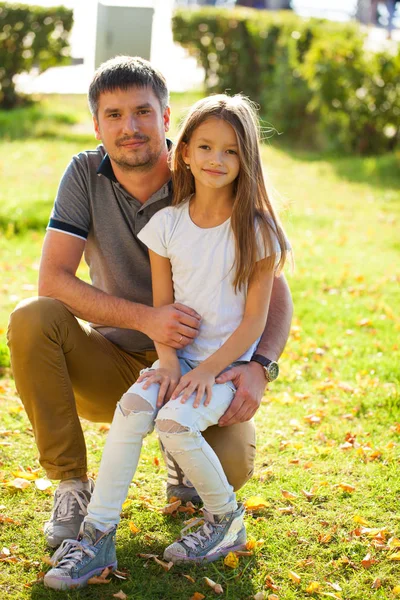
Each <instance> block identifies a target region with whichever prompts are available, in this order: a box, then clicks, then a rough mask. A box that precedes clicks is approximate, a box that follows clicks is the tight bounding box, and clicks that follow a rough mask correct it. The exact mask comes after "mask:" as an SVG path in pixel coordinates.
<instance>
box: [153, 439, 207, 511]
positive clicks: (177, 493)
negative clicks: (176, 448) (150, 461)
mask: <svg viewBox="0 0 400 600" xmlns="http://www.w3.org/2000/svg"><path fill="white" fill-rule="evenodd" d="M160 448H161V452H162V455H163V459H164V462H165V465H166V467H167V471H168V475H167V499H168V502H170V500H171V498H178V499H179V500H182V502H183V503H186V502H191V503H192V504H197V505H198V504H202V500H201V498H200V496H199V495H198V493H197V491H196V489H195V488H194V486H193V485H192V484H191V483H190V481H189V479H188V478H187V477H186V476H185V474H184V472H183V471H182V469H181V468H180V466H179V465H178V463H177V462H176V460H174V459H173V458H172V456H171V454H170V453H169V452H167V451H166V450H165V448H164V446H163V445H162V443H161V440H160Z"/></svg>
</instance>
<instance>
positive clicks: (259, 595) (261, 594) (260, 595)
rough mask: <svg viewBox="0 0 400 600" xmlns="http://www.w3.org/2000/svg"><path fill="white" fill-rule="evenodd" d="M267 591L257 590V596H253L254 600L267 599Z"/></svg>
mask: <svg viewBox="0 0 400 600" xmlns="http://www.w3.org/2000/svg"><path fill="white" fill-rule="evenodd" d="M266 597H267V596H266V595H265V592H257V594H256V595H255V596H253V600H266Z"/></svg>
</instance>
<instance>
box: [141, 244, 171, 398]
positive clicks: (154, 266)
mask: <svg viewBox="0 0 400 600" xmlns="http://www.w3.org/2000/svg"><path fill="white" fill-rule="evenodd" d="M149 255H150V265H151V281H152V287H153V306H154V307H155V308H158V307H160V306H165V305H167V304H173V302H174V288H173V283H172V273H171V263H170V261H169V259H168V258H165V257H163V256H160V255H158V254H156V253H155V252H153V251H152V250H149ZM154 345H155V347H156V351H157V355H158V359H159V362H160V364H159V367H158V369H155V370H152V371H146V372H145V373H143V375H141V376H140V377H139V379H138V381H139V382H140V381H144V380H146V382H145V384H144V385H143V388H144V389H146V388H148V387H149V386H150V385H151V384H152V383H159V384H160V390H159V393H158V399H157V406H161V405H162V404H163V401H164V398H165V397H166V398H167V400H168V399H169V398H170V396H171V393H172V392H173V390H174V389H175V387H176V385H177V383H178V381H179V377H180V375H181V370H180V365H179V360H178V357H177V355H176V351H175V350H174V349H173V348H171V346H166V345H165V344H160V343H159V342H154Z"/></svg>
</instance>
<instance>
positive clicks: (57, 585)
mask: <svg viewBox="0 0 400 600" xmlns="http://www.w3.org/2000/svg"><path fill="white" fill-rule="evenodd" d="M107 568H108V569H111V571H115V569H116V568H117V562H114V563H112V564H110V565H104V567H97V568H96V569H93V571H89V573H86V574H85V575H82V577H78V578H76V579H72V578H71V577H62V576H61V575H60V576H57V575H51V576H50V577H49V576H48V574H47V575H45V576H44V585H45V587H47V588H51V589H53V590H73V589H80V588H83V587H85V586H86V585H87V582H88V581H89V579H91V578H92V577H96V576H98V575H101V574H102V572H103V571H104V569H107Z"/></svg>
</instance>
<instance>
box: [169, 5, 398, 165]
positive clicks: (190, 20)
mask: <svg viewBox="0 0 400 600" xmlns="http://www.w3.org/2000/svg"><path fill="white" fill-rule="evenodd" d="M173 34H174V39H175V40H176V41H177V42H179V43H180V44H181V45H182V46H184V47H185V48H186V49H187V50H188V51H189V53H190V54H191V55H193V56H195V57H196V58H197V60H198V62H199V64H201V65H202V66H203V68H204V69H205V72H206V79H205V86H206V91H207V93H215V92H224V91H226V90H228V91H229V93H238V92H243V93H244V94H246V95H248V96H250V98H251V99H252V100H254V101H256V102H257V103H259V105H260V107H261V113H262V115H263V117H264V118H265V119H266V120H267V121H268V122H269V123H271V124H272V125H273V127H274V128H276V129H277V130H278V131H279V132H284V133H285V137H286V138H290V139H291V140H292V142H296V144H298V145H301V146H306V147H313V148H316V149H318V150H333V151H340V152H346V153H355V154H379V153H384V152H388V151H392V150H394V149H395V148H396V146H398V144H399V141H400V51H399V49H398V46H396V52H391V51H389V50H385V51H379V52H373V51H369V50H367V49H366V47H365V34H364V33H363V31H362V30H361V28H360V27H359V25H357V24H356V23H346V24H343V23H334V22H331V21H327V20H323V19H303V18H301V17H299V16H297V15H296V14H294V13H292V12H285V11H281V12H271V11H258V10H257V11H256V10H252V9H235V10H230V11H227V10H224V9H218V8H211V7H204V8H201V9H199V10H187V9H181V10H179V11H177V12H176V13H175V15H174V17H173Z"/></svg>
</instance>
